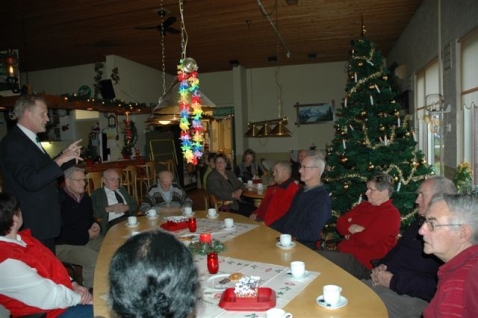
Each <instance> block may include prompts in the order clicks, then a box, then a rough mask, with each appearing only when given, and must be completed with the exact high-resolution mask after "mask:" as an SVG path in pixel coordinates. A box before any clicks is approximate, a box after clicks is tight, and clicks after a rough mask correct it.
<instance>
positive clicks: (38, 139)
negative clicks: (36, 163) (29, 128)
mask: <svg viewBox="0 0 478 318" xmlns="http://www.w3.org/2000/svg"><path fill="white" fill-rule="evenodd" d="M36 141H37V144H38V145H39V146H40V149H41V150H42V151H43V153H44V154H47V153H46V151H45V149H43V146H42V145H41V142H40V137H38V136H37V138H36ZM47 155H48V154H47Z"/></svg>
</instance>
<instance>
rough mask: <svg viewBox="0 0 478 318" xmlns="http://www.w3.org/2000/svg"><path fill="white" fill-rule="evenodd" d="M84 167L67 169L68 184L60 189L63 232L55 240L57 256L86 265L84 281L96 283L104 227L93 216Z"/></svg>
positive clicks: (63, 260)
mask: <svg viewBox="0 0 478 318" xmlns="http://www.w3.org/2000/svg"><path fill="white" fill-rule="evenodd" d="M85 184H86V178H85V173H84V172H83V169H81V168H78V167H71V168H69V169H67V170H66V171H65V187H64V188H63V189H61V190H60V209H61V221H62V227H61V233H60V236H59V237H58V238H57V239H56V240H55V243H56V256H57V257H58V258H59V259H60V260H61V261H62V262H67V263H73V264H78V265H81V266H82V267H83V279H84V281H83V285H85V286H86V287H88V288H92V287H93V278H94V273H95V265H96V259H97V258H98V252H99V251H100V248H101V244H102V243H103V236H102V235H101V234H100V232H101V227H100V225H99V224H98V223H96V221H95V218H94V217H93V204H92V202H91V199H90V197H89V196H88V194H87V193H85Z"/></svg>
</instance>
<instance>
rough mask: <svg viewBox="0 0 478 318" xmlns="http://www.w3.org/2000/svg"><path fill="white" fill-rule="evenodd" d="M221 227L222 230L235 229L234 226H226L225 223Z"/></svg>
mask: <svg viewBox="0 0 478 318" xmlns="http://www.w3.org/2000/svg"><path fill="white" fill-rule="evenodd" d="M222 229H223V230H226V231H232V230H235V229H236V226H235V225H233V226H232V227H226V226H225V225H223V226H222Z"/></svg>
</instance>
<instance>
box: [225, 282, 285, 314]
mask: <svg viewBox="0 0 478 318" xmlns="http://www.w3.org/2000/svg"><path fill="white" fill-rule="evenodd" d="M275 306H276V292H275V291H274V290H272V289H270V288H267V287H259V288H258V290H257V297H250V298H246V297H238V296H236V294H235V293H234V288H227V289H226V290H225V291H224V292H223V293H222V296H221V300H220V301H219V307H221V308H224V309H226V310H237V311H249V310H255V311H265V310H267V309H270V308H274V307H275Z"/></svg>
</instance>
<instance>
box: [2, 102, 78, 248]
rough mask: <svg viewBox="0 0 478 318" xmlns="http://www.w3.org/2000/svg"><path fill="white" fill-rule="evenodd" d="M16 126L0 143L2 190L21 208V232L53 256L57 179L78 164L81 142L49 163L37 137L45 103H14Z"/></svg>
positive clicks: (43, 121) (57, 211)
mask: <svg viewBox="0 0 478 318" xmlns="http://www.w3.org/2000/svg"><path fill="white" fill-rule="evenodd" d="M14 116H15V118H16V119H17V124H16V125H15V126H14V127H13V128H12V129H11V130H10V131H9V132H8V134H7V135H6V136H5V137H4V138H3V139H2V141H1V143H0V166H1V170H2V174H3V190H4V191H5V192H9V193H12V194H14V195H15V196H16V197H17V199H18V201H19V202H20V204H21V206H22V212H23V218H24V223H23V226H24V228H29V229H30V230H31V231H32V234H33V236H34V237H35V238H36V239H38V240H39V241H40V242H42V243H43V244H44V245H45V246H47V247H48V248H49V249H50V250H52V251H53V252H55V242H54V239H55V237H57V236H58V235H59V234H60V228H61V216H60V204H59V202H58V185H57V179H58V178H60V177H62V176H63V170H65V169H67V168H68V167H70V166H72V165H73V164H75V163H76V162H78V161H80V160H82V158H81V157H80V149H81V146H80V145H78V144H79V143H80V142H81V140H78V141H75V142H74V143H72V144H71V145H69V146H68V148H66V149H65V150H63V151H62V152H60V154H59V155H58V156H56V157H55V158H53V159H51V158H50V156H49V155H48V154H47V153H46V152H45V150H44V149H43V147H42V145H41V143H40V139H39V138H38V136H37V134H39V133H43V132H45V131H46V124H47V123H48V121H49V118H48V109H47V106H46V103H45V100H44V99H43V98H41V97H38V96H22V97H20V98H19V99H18V100H17V102H16V103H15V108H14Z"/></svg>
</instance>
